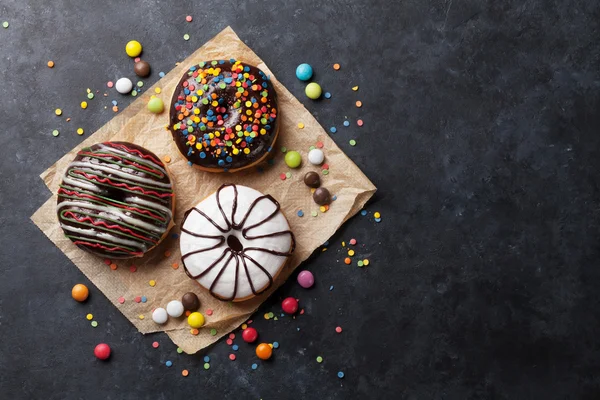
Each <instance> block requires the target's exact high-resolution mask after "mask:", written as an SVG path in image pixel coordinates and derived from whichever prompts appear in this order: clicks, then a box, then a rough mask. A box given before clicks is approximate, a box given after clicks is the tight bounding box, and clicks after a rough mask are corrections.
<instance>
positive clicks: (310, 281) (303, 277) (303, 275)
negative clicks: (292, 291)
mask: <svg viewBox="0 0 600 400" xmlns="http://www.w3.org/2000/svg"><path fill="white" fill-rule="evenodd" d="M298 283H299V284H300V286H302V287H303V288H304V289H308V288H310V287H312V285H314V284H315V277H314V276H313V274H312V272H310V271H302V272H300V273H299V274H298Z"/></svg>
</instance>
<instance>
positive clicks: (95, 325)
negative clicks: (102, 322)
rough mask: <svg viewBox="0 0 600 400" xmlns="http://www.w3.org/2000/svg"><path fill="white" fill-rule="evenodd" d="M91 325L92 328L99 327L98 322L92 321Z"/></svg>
mask: <svg viewBox="0 0 600 400" xmlns="http://www.w3.org/2000/svg"><path fill="white" fill-rule="evenodd" d="M90 325H92V328H96V327H97V326H98V322H97V321H92V323H91V324H90Z"/></svg>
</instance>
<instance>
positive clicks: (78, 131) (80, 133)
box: [77, 128, 83, 136]
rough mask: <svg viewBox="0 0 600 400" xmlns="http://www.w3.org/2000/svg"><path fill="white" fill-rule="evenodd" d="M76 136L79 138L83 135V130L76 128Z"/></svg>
mask: <svg viewBox="0 0 600 400" xmlns="http://www.w3.org/2000/svg"><path fill="white" fill-rule="evenodd" d="M77 134H78V135H79V136H81V135H83V128H77Z"/></svg>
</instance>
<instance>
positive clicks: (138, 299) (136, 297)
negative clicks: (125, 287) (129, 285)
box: [133, 296, 142, 303]
mask: <svg viewBox="0 0 600 400" xmlns="http://www.w3.org/2000/svg"><path fill="white" fill-rule="evenodd" d="M133 301H135V302H136V303H140V302H141V301H142V297H141V296H135V297H134V298H133Z"/></svg>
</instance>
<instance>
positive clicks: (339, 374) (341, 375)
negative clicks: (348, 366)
mask: <svg viewBox="0 0 600 400" xmlns="http://www.w3.org/2000/svg"><path fill="white" fill-rule="evenodd" d="M337 375H338V378H340V379H342V378H343V377H344V373H343V372H342V371H340V372H338V374H337Z"/></svg>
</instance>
